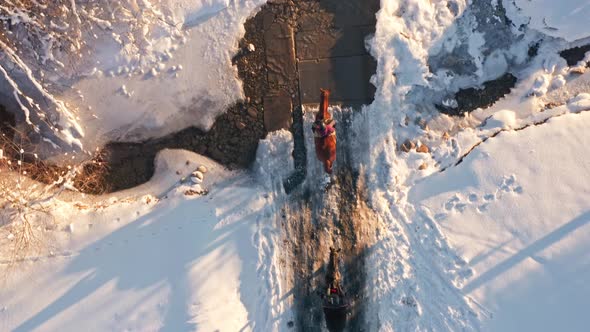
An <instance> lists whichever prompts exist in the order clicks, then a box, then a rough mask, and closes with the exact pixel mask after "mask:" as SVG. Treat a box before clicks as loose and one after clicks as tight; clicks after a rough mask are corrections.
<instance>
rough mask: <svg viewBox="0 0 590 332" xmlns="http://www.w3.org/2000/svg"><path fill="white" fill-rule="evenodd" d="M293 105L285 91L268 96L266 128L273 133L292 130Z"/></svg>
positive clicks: (265, 104)
mask: <svg viewBox="0 0 590 332" xmlns="http://www.w3.org/2000/svg"><path fill="white" fill-rule="evenodd" d="M292 111H293V104H292V101H291V96H289V94H287V93H286V92H284V91H279V92H276V93H273V94H268V95H267V96H265V97H264V126H265V129H266V131H268V132H271V131H275V130H280V129H290V128H291V124H292V123H293V116H292Z"/></svg>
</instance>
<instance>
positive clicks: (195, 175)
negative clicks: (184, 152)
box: [191, 171, 203, 184]
mask: <svg viewBox="0 0 590 332" xmlns="http://www.w3.org/2000/svg"><path fill="white" fill-rule="evenodd" d="M191 181H192V183H195V184H198V183H201V182H203V173H201V172H199V171H194V172H192V173H191Z"/></svg>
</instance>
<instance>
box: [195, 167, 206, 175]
mask: <svg viewBox="0 0 590 332" xmlns="http://www.w3.org/2000/svg"><path fill="white" fill-rule="evenodd" d="M197 171H199V172H201V173H202V174H205V173H207V167H206V166H205V165H201V166H199V167H197Z"/></svg>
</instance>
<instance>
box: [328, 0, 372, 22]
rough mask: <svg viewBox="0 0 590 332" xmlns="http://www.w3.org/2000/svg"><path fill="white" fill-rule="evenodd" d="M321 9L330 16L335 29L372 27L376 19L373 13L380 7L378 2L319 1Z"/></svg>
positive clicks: (369, 0)
mask: <svg viewBox="0 0 590 332" xmlns="http://www.w3.org/2000/svg"><path fill="white" fill-rule="evenodd" d="M320 6H321V8H322V9H323V10H324V11H326V12H327V13H330V14H332V15H333V16H332V24H333V25H334V26H336V27H347V26H361V25H372V26H375V24H376V22H377V19H376V17H375V13H377V11H379V9H380V7H381V2H380V0H320Z"/></svg>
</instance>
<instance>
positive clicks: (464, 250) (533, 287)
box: [408, 113, 590, 331]
mask: <svg viewBox="0 0 590 332" xmlns="http://www.w3.org/2000/svg"><path fill="white" fill-rule="evenodd" d="M589 125H590V114H589V113H582V114H570V115H566V116H562V117H559V118H555V119H552V120H550V121H548V122H547V123H546V124H543V125H539V126H531V127H529V128H527V129H524V130H521V131H508V132H503V133H501V134H499V135H498V136H496V137H495V138H491V139H489V140H488V141H486V142H485V143H482V144H481V145H480V146H478V147H477V149H475V150H474V151H473V152H471V153H470V154H469V155H468V156H467V157H466V158H465V159H464V161H463V162H462V163H461V164H459V165H458V166H455V167H451V168H449V169H447V170H446V171H445V172H443V173H438V174H434V175H432V176H429V177H427V178H425V179H423V180H422V181H420V182H419V183H418V184H417V185H416V186H414V187H413V188H412V189H411V190H410V192H409V199H408V200H409V201H410V202H411V203H412V204H413V205H414V206H416V207H417V208H418V209H421V210H423V211H424V212H425V213H426V214H427V215H428V217H429V218H433V220H435V222H436V223H437V224H438V225H439V227H440V228H441V229H442V231H443V233H444V234H445V235H446V236H447V237H448V239H449V240H450V243H451V245H452V246H453V247H454V248H456V249H457V251H458V253H459V254H460V255H461V256H462V257H463V258H464V259H465V260H466V261H467V262H468V266H469V267H470V268H472V269H473V270H474V272H475V273H474V275H473V276H471V277H470V278H468V279H467V280H465V281H464V283H463V284H462V285H458V286H459V288H460V289H461V291H462V292H463V294H465V295H466V296H469V297H470V298H472V299H473V300H474V302H475V303H477V305H478V306H479V307H480V309H481V310H482V313H483V317H484V318H485V319H484V323H483V327H484V329H485V330H488V331H523V330H535V331H556V330H561V329H564V328H565V329H567V330H568V331H584V330H586V329H587V326H586V323H585V322H584V319H583V317H584V315H585V314H584V311H585V309H584V308H586V307H588V305H590V299H589V297H588V294H589V291H590V288H589V287H588V286H587V285H586V280H588V278H589V277H590V256H589V255H587V252H588V250H589V249H590V247H589V244H588V239H589V237H590V181H589V180H588V178H587V177H586V176H584V174H586V173H587V172H588V171H589V170H590V160H588V155H589V153H590V150H589V149H588V147H587V146H586V145H585V144H583V143H582V142H587V141H589V139H590V137H589V134H588V130H587V129H588V126H589Z"/></svg>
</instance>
